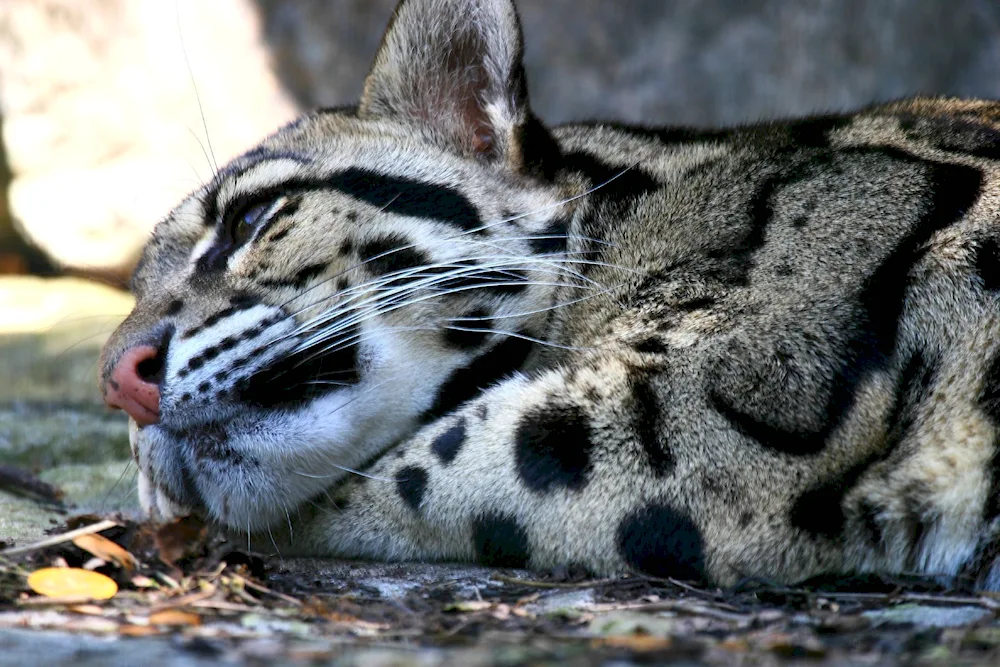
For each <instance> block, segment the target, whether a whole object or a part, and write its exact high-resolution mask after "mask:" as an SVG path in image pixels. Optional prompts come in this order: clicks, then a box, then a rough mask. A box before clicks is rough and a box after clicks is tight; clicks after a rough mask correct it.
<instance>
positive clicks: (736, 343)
mask: <svg viewBox="0 0 1000 667" xmlns="http://www.w3.org/2000/svg"><path fill="white" fill-rule="evenodd" d="M520 53H521V41H520V31H519V27H518V23H517V17H516V14H515V12H514V8H513V6H512V5H511V4H510V3H509V2H508V1H507V0H471V1H463V2H460V1H459V0H405V1H404V2H403V3H402V4H401V5H400V7H399V8H398V9H397V13H396V15H395V17H394V20H393V22H392V24H391V26H390V28H389V30H388V32H387V34H386V37H385V39H384V41H383V44H382V47H381V49H380V51H379V53H378V56H377V57H376V60H375V64H374V67H373V69H372V72H371V74H369V76H368V79H367V82H366V84H365V88H364V94H363V96H362V99H361V102H360V104H359V105H358V106H357V107H356V108H345V109H334V110H325V111H319V112H316V113H313V114H309V115H307V116H304V117H303V118H301V119H300V120H298V121H297V122H295V123H293V124H291V125H289V126H287V127H285V128H283V129H281V130H280V131H278V132H277V133H275V134H274V135H273V136H271V137H269V138H267V139H265V140H264V141H263V142H262V143H261V144H260V145H259V146H258V147H256V148H255V149H253V150H251V151H250V152H248V153H246V154H245V155H243V156H242V157H240V158H237V159H236V160H235V161H233V162H232V163H231V164H230V165H228V166H227V167H225V168H224V169H222V170H221V171H220V172H219V173H218V174H217V175H216V176H215V178H214V179H213V180H212V181H211V182H209V183H207V184H206V185H204V186H203V187H202V188H200V189H199V190H197V191H196V192H195V193H193V194H192V195H191V196H190V197H189V198H188V199H187V200H185V201H184V202H183V203H181V204H180V206H178V207H177V208H176V209H175V210H174V211H173V212H172V213H171V214H170V215H169V216H168V217H167V218H166V219H165V220H164V221H163V222H162V223H160V224H159V225H158V227H157V228H156V231H155V233H154V236H153V238H152V240H151V241H150V242H149V245H148V246H147V248H146V250H145V253H144V255H143V258H142V262H141V265H140V267H139V268H138V269H137V271H136V274H135V278H134V281H133V285H134V290H135V293H136V295H137V297H138V303H137V306H136V309H135V311H134V312H133V313H132V314H131V315H130V316H129V318H128V319H127V320H126V321H125V323H124V324H123V325H122V326H121V328H120V329H119V330H118V331H117V332H116V334H115V335H114V336H113V337H112V339H111V340H110V342H109V343H108V345H107V347H106V349H105V351H104V355H103V368H104V369H105V370H104V373H105V381H107V378H108V377H109V376H110V372H111V370H112V369H113V368H114V366H115V364H116V363H117V361H118V360H119V359H120V358H121V356H122V354H123V353H124V352H125V351H126V350H128V349H129V348H131V347H133V346H136V345H140V344H151V345H155V346H157V347H158V349H159V350H160V353H159V360H160V364H159V368H157V369H154V370H153V371H151V374H150V378H151V381H152V380H155V381H156V382H159V384H160V392H161V398H160V415H159V420H158V421H157V422H156V423H154V424H151V425H148V426H144V427H142V428H134V429H133V438H132V446H133V454H134V456H135V459H136V461H137V463H138V466H139V470H140V477H139V489H140V497H141V499H142V503H143V506H144V507H145V509H146V510H147V511H148V512H149V513H150V514H151V515H152V516H153V517H155V518H159V519H163V518H168V517H170V516H173V515H175V514H177V513H181V512H186V511H198V512H201V513H203V514H206V515H207V516H209V517H210V518H211V519H213V520H215V521H216V522H218V523H219V524H221V525H224V526H228V527H229V528H231V529H235V530H242V531H250V532H251V533H253V534H254V535H256V536H257V537H264V539H263V540H262V544H265V545H266V544H270V539H269V537H270V538H272V539H274V540H275V543H276V544H278V543H279V542H280V541H282V540H284V541H285V542H287V544H286V545H284V546H283V548H284V549H289V550H292V551H296V552H300V553H302V552H308V553H317V554H326V555H331V556H343V557H363V558H374V559H387V560H397V559H420V560H466V561H471V560H476V561H480V562H483V563H487V564H491V565H496V566H503V567H534V568H548V567H553V566H558V565H572V566H580V567H583V568H586V569H587V570H589V571H591V572H593V573H595V574H604V573H614V572H623V571H629V570H631V571H639V572H644V573H648V574H651V575H655V576H662V577H678V578H683V579H705V580H708V581H712V582H716V583H718V584H723V585H726V584H733V583H735V582H737V581H739V580H741V579H743V578H747V577H753V578H764V579H767V580H771V581H788V582H791V581H796V580H801V579H803V578H806V577H810V576H813V575H818V574H823V573H850V572H872V571H878V572H909V573H924V574H929V575H934V576H940V577H945V578H953V577H959V576H961V577H967V578H969V579H971V580H974V581H976V582H978V584H979V585H982V586H987V587H992V588H996V587H998V586H1000V563H998V561H996V560H995V559H994V557H993V554H995V553H996V548H995V545H996V542H997V532H998V527H1000V489H998V485H1000V463H998V461H1000V447H998V436H1000V337H998V332H1000V263H998V262H1000V251H998V248H1000V104H998V103H994V102H985V101H964V100H951V99H914V100H906V101H902V102H898V103H893V104H888V105H882V106H877V107H873V108H869V109H865V110H862V111H860V112H857V113H853V114H847V115H829V116H818V117H813V118H806V119H801V120H792V121H788V122H780V123H767V124H762V125H750V126H745V127H738V128H734V129H727V130H710V131H701V130H686V129H644V128H636V127H624V126H618V125H614V124H609V123H596V124H578V125H569V126H565V127H559V128H556V129H554V130H551V131H550V130H548V129H546V128H545V127H543V126H542V125H541V124H540V123H539V122H538V120H537V119H536V118H535V117H534V116H533V115H532V114H531V111H530V108H529V106H528V102H527V93H526V90H527V89H526V86H525V80H524V72H523V67H522V64H521V60H520ZM269 534H270V535H269ZM268 535H269V537H268Z"/></svg>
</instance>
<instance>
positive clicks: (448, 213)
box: [285, 167, 482, 230]
mask: <svg viewBox="0 0 1000 667" xmlns="http://www.w3.org/2000/svg"><path fill="white" fill-rule="evenodd" d="M285 185H286V186H287V185H289V184H285ZM291 185H293V186H294V187H295V188H296V189H322V188H325V187H330V188H334V189H336V190H339V191H341V192H343V193H345V194H347V195H349V196H351V197H354V198H355V199H358V200H360V201H363V202H366V203H368V204H371V205H372V206H374V207H375V208H378V209H379V210H382V211H386V212H389V213H395V214H396V215H405V216H412V217H415V218H428V219H431V220H444V221H446V222H449V223H451V224H453V225H456V226H458V227H460V228H462V229H465V230H471V229H476V228H477V227H480V226H481V225H482V221H481V220H480V218H479V214H478V213H477V212H476V209H475V208H474V207H473V206H472V204H471V203H470V202H469V200H468V199H466V198H465V196H463V195H462V194H461V193H459V192H458V191H457V190H455V189H453V188H450V187H447V186H444V185H438V184H435V183H425V182H422V181H416V180H412V179H409V178H403V177H401V176H388V175H386V174H378V173H375V172H373V171H368V170H367V169H361V168H357V167H352V168H350V169H346V170H344V171H342V172H340V173H338V174H334V175H333V176H330V177H329V178H327V179H325V180H322V181H313V182H309V181H305V182H302V183H293V184H291ZM310 186H312V187H310ZM348 218H350V213H348Z"/></svg>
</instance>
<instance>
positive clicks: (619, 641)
mask: <svg viewBox="0 0 1000 667" xmlns="http://www.w3.org/2000/svg"><path fill="white" fill-rule="evenodd" d="M595 643H596V644H597V645H599V646H607V647H611V648H624V649H628V650H630V651H639V652H648V651H664V650H667V649H669V648H670V647H671V646H672V645H673V641H672V640H671V639H670V637H654V636H653V635H614V636H611V637H604V638H602V639H598V640H595Z"/></svg>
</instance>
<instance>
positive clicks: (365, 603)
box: [0, 516, 1000, 666]
mask: <svg viewBox="0 0 1000 667" xmlns="http://www.w3.org/2000/svg"><path fill="white" fill-rule="evenodd" d="M49 532H50V533H51V535H50V536H49V537H47V538H46V540H44V541H42V542H39V543H36V544H33V545H18V546H14V547H11V546H7V547H6V551H4V552H3V555H0V664H73V665H77V666H79V665H82V664H90V663H89V662H88V661H93V662H92V664H117V663H120V664H126V663H128V664H132V665H134V664H135V660H136V659H142V660H147V661H148V659H149V658H148V656H152V655H155V656H158V657H157V658H156V663H157V664H159V663H163V664H168V663H169V664H178V665H198V664H201V663H202V662H206V664H207V663H208V662H213V663H217V662H219V661H222V662H225V663H229V664H283V663H306V664H337V665H341V664H343V665H347V664H365V665H368V664H379V665H411V664H412V665H439V664H442V665H443V664H462V665H470V664H475V665H513V664H525V663H530V664H539V665H545V664H561V665H562V664H567V665H592V664H594V665H596V664H662V663H666V662H669V663H674V664H720V665H730V664H754V665H757V664H763V665H767V664H787V663H798V662H803V663H805V662H808V663H809V664H822V665H840V664H904V663H905V664H913V663H921V664H923V663H939V664H947V665H955V664H993V663H995V662H996V661H997V660H998V659H1000V649H998V647H1000V623H998V622H997V614H998V610H1000V598H998V597H995V596H993V595H991V594H986V593H982V592H978V593H976V592H973V591H970V590H961V589H945V588H943V587H941V586H939V585H936V584H934V583H933V582H928V581H921V580H916V579H913V580H908V579H903V580H886V579H875V578H867V579H854V580H850V581H816V582H810V583H809V584H808V585H803V586H797V587H782V586H772V585H768V584H767V583H766V582H745V583H744V584H743V585H741V586H740V587H738V588H736V589H734V590H728V591H723V590H719V589H715V588H710V587H705V586H702V585H699V584H697V583H696V582H682V581H675V580H660V579H651V578H646V577H637V576H631V577H620V578H614V579H593V578H589V577H587V576H586V574H585V573H582V572H573V571H569V570H556V571H551V572H544V573H537V572H524V571H516V570H497V569H488V568H481V567H472V566H466V565H449V564H438V565H427V564H405V563H402V564H373V563H351V562H340V561H321V560H312V559H285V560H282V559H280V558H276V557H271V558H265V557H263V556H261V555H258V554H253V553H247V552H246V551H245V550H244V549H243V548H241V547H240V546H239V545H234V544H232V543H229V542H227V541H225V540H224V539H222V538H219V537H215V536H213V535H212V534H211V533H210V532H209V531H208V530H207V529H205V528H204V527H203V526H201V525H200V524H197V523H196V522H193V521H187V522H181V523H177V524H172V525H170V526H166V527H161V528H152V527H149V526H145V525H141V524H136V523H134V522H132V521H130V520H128V519H126V518H124V517H120V516H110V517H107V516H105V517H100V516H83V517H76V518H70V519H69V520H68V521H67V522H66V523H65V524H64V525H59V526H54V527H53V529H52V530H51V531H49ZM53 566H54V567H56V568H61V569H62V570H63V572H61V573H60V574H64V573H65V572H67V571H70V570H73V571H74V572H78V571H79V570H84V571H87V572H97V573H103V574H104V575H106V576H107V577H108V578H109V579H110V580H113V581H114V582H115V583H116V585H117V593H115V594H114V595H113V596H111V597H110V598H109V599H106V600H95V599H89V598H88V597H87V592H86V591H84V592H83V593H82V594H81V593H80V591H71V592H72V593H73V595H62V594H60V591H59V590H55V591H47V596H46V595H39V594H37V593H36V592H35V591H34V590H33V588H37V587H38V586H37V584H35V585H31V584H30V582H29V579H28V577H29V575H31V573H32V572H36V571H38V570H40V569H43V568H47V567H53ZM67 590H68V589H67ZM98 639H100V641H99V642H98V643H94V642H95V641H97V640H98ZM8 661H11V662H8Z"/></svg>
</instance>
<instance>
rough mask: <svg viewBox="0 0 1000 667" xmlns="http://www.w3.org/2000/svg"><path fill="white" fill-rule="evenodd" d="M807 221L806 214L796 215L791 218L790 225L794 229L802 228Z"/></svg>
mask: <svg viewBox="0 0 1000 667" xmlns="http://www.w3.org/2000/svg"><path fill="white" fill-rule="evenodd" d="M807 222H809V216H807V215H797V216H795V217H794V218H792V227H794V228H795V229H802V228H803V227H805V226H806V223H807Z"/></svg>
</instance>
